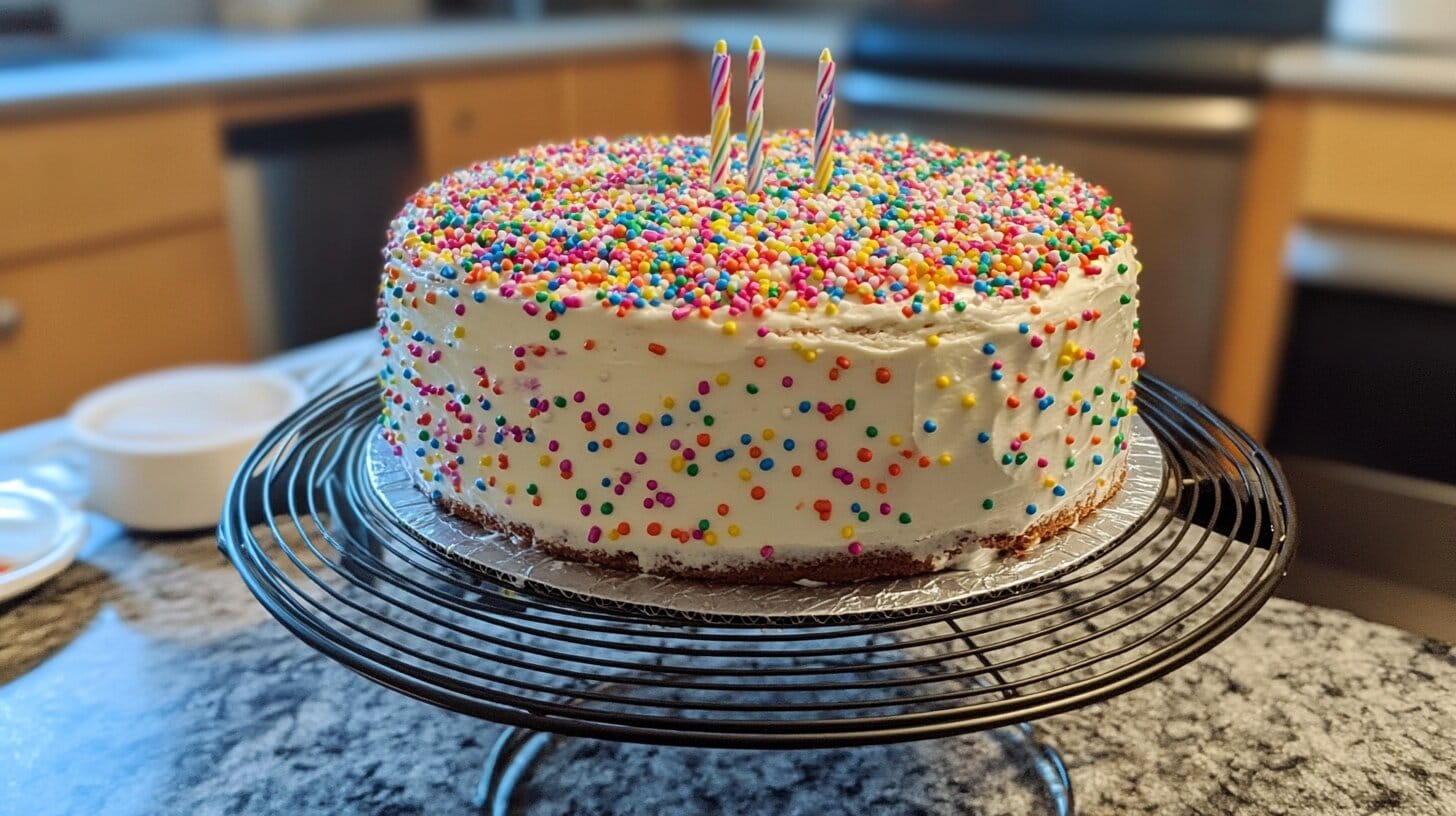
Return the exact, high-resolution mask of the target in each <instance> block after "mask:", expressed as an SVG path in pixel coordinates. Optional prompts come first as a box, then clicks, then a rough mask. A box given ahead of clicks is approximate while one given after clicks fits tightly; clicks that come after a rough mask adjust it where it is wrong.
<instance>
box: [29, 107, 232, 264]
mask: <svg viewBox="0 0 1456 816" xmlns="http://www.w3.org/2000/svg"><path fill="white" fill-rule="evenodd" d="M216 125H217V123H216V119H215V117H214V116H213V114H212V112H211V110H210V109H208V108H206V107H202V106H194V105H188V106H180V107H175V108H158V109H146V110H137V111H125V112H117V113H103V114H85V115H80V116H66V117H61V118H56V119H45V120H41V121H36V122H24V123H11V124H6V125H5V126H4V127H0V188H3V194H0V224H3V225H4V226H3V227H0V272H3V271H4V270H5V268H6V266H7V264H6V263H5V261H6V260H9V259H19V258H29V257H35V256H38V255H43V254H49V253H62V254H69V253H71V252H74V251H82V250H85V251H89V250H91V249H93V248H95V247H96V246H97V244H96V242H97V241H104V240H107V239H111V238H116V237H119V236H130V235H134V234H137V233H140V232H145V231H151V232H153V233H154V234H158V235H161V234H165V233H166V232H167V231H169V230H174V229H177V228H178V227H179V226H195V225H198V224H201V223H205V222H207V221H215V220H217V219H219V218H221V216H222V211H223V207H222V177H221V175H220V170H219V168H220V167H221V137H220V136H219V135H218V130H217V126H216Z"/></svg>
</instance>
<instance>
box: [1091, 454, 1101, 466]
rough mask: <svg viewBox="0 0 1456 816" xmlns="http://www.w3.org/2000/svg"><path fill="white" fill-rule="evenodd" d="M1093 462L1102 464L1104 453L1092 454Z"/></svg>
mask: <svg viewBox="0 0 1456 816" xmlns="http://www.w3.org/2000/svg"><path fill="white" fill-rule="evenodd" d="M1092 464H1094V465H1100V464H1102V454H1100V453H1094V454H1092Z"/></svg>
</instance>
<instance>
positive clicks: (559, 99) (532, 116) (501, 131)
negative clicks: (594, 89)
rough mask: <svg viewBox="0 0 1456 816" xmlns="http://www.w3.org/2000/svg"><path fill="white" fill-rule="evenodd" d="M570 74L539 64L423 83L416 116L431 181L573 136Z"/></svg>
mask: <svg viewBox="0 0 1456 816" xmlns="http://www.w3.org/2000/svg"><path fill="white" fill-rule="evenodd" d="M569 91H570V77H569V72H568V69H567V68H566V67H564V66H560V65H542V66H537V67H531V68H519V69H504V68H502V69H491V70H489V72H488V73H483V74H481V75H478V76H471V77H462V78H451V79H432V80H428V81H426V82H423V83H421V85H420V89H419V97H418V103H417V110H416V115H417V116H418V117H419V119H418V130H419V135H420V147H421V152H422V154H423V159H424V165H425V172H426V173H428V174H429V176H430V177H431V178H436V177H438V176H442V175H444V174H445V173H448V172H450V171H451V170H454V169H456V168H459V167H464V166H466V165H468V164H472V163H474V162H477V161H480V160H482V159H490V158H495V157H497V156H503V155H505V154H507V153H513V152H515V151H516V150H519V149H520V148H523V147H530V146H531V145H534V144H536V143H538V142H545V141H556V140H560V139H565V138H568V137H569V136H571V135H572V134H571V127H570V121H569V119H568V117H567V98H568V97H569Z"/></svg>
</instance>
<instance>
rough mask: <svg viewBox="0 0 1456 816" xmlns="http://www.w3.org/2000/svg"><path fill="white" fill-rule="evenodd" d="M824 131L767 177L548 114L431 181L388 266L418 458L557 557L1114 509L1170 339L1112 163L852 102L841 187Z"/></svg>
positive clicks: (813, 553)
mask: <svg viewBox="0 0 1456 816" xmlns="http://www.w3.org/2000/svg"><path fill="white" fill-rule="evenodd" d="M810 139H811V136H810V134H808V133H806V132H795V131H790V132H783V133H777V134H772V135H770V136H769V137H767V138H766V139H765V142H766V166H767V173H766V176H767V178H766V181H765V183H764V187H763V190H762V192H760V193H750V192H748V191H746V190H745V189H744V188H743V187H742V186H741V185H740V184H738V183H736V182H734V183H730V185H729V186H728V187H727V189H722V190H714V189H712V188H710V187H709V186H708V184H707V178H708V155H707V147H708V145H707V142H706V140H705V139H700V138H632V139H625V140H621V141H616V142H608V141H605V140H595V141H578V142H574V143H570V144H560V145H544V146H541V147H537V148H533V149H529V150H524V151H521V152H520V153H518V154H516V155H514V156H510V157H506V158H502V159H499V160H496V161H489V162H483V163H480V164H477V165H474V166H472V167H469V168H466V169H463V170H460V171H458V172H456V173H454V174H452V175H450V176H447V177H445V178H443V179H441V180H440V181H437V182H435V183H434V184H431V185H430V186H428V187H426V188H425V189H423V190H421V191H420V192H419V193H417V194H416V195H415V196H414V197H413V198H412V199H410V200H409V202H408V203H407V204H406V205H405V207H404V209H403V210H402V211H401V212H400V213H399V215H398V217H396V219H395V220H394V221H393V223H392V224H391V227H390V232H389V240H388V245H387V246H386V247H385V250H384V256H385V269H384V277H383V283H382V286H381V288H380V296H379V317H380V327H379V331H380V335H381V338H382V342H383V346H384V352H383V353H384V365H383V371H382V374H381V385H382V389H383V392H382V397H383V404H384V406H383V411H382V417H381V423H382V426H383V433H384V437H385V439H386V440H387V441H388V443H389V444H390V445H391V446H392V448H393V450H394V452H395V454H396V455H397V456H398V458H399V461H400V462H401V465H402V466H403V467H406V468H408V469H409V470H410V471H411V472H412V473H413V474H414V477H415V479H416V481H417V482H418V484H419V486H420V487H421V488H422V489H423V490H425V491H427V492H428V493H429V494H430V495H431V496H432V497H433V498H434V500H435V501H437V502H438V503H439V504H440V505H441V506H443V507H444V508H446V509H447V510H449V511H450V512H452V513H455V514H457V515H459V516H462V517H465V518H468V519H471V520H473V521H475V522H477V523H479V524H481V525H483V526H485V527H487V528H491V529H494V530H498V531H501V532H504V533H507V534H510V535H513V536H515V537H517V538H518V539H519V540H521V541H522V542H526V543H529V545H530V546H534V547H537V548H540V549H542V550H544V551H546V552H548V553H550V554H552V555H554V556H558V557H561V558H566V559H573V560H580V561H590V562H594V563H597V564H601V565H605V566H608V567H614V568H618V569H624V570H638V571H646V572H652V573H657V574H666V575H678V576H689V577H701V578H712V579H720V580H733V581H744V582H766V583H786V582H793V581H799V580H806V579H807V580H816V581H853V580H862V579H868V578H875V577H882V576H904V575H913V574H918V573H924V572H929V571H934V570H941V569H946V568H953V567H955V566H956V565H957V564H960V563H963V562H964V561H965V560H967V559H968V556H969V554H970V553H972V552H973V551H975V550H977V549H978V548H984V547H992V548H996V549H999V550H1003V551H1007V552H1008V553H1011V554H1022V553H1024V552H1026V551H1027V550H1028V548H1030V547H1032V546H1033V545H1034V544H1035V543H1036V542H1037V541H1038V540H1039V539H1041V538H1042V537H1045V536H1047V535H1050V534H1053V533H1056V532H1058V531H1060V530H1062V529H1064V528H1066V527H1068V526H1069V525H1072V524H1074V523H1076V521H1077V520H1078V519H1080V518H1082V517H1083V516H1085V515H1086V514H1088V513H1090V512H1093V511H1094V510H1095V509H1096V507H1097V506H1098V505H1099V504H1101V503H1103V502H1104V501H1106V500H1107V499H1108V498H1109V497H1110V496H1112V495H1113V494H1114V493H1115V492H1116V491H1117V490H1118V488H1119V487H1120V485H1121V483H1122V479H1123V476H1124V473H1125V467H1126V461H1127V456H1126V450H1127V447H1128V440H1127V417H1128V416H1129V415H1131V414H1132V413H1134V412H1135V411H1136V408H1135V407H1134V404H1133V400H1134V383H1135V381H1136V378H1137V369H1138V368H1139V367H1140V366H1141V365H1142V356H1141V354H1140V352H1139V351H1138V345H1139V343H1138V336H1137V328H1138V322H1137V274H1138V271H1139V265H1138V262H1137V258H1136V253H1135V251H1134V249H1133V245H1132V236H1131V231H1130V227H1129V225H1128V223H1127V222H1126V221H1125V220H1124V218H1123V216H1122V213H1121V211H1120V210H1119V209H1118V208H1117V207H1115V206H1113V204H1112V200H1111V198H1110V197H1109V196H1108V194H1107V192H1106V191H1105V190H1103V189H1102V188H1100V187H1097V186H1095V185H1092V184H1089V183H1088V182H1086V181H1083V180H1082V179H1080V178H1078V177H1077V176H1075V175H1073V174H1072V173H1070V172H1069V171H1067V170H1065V169H1064V168H1062V167H1059V166H1057V165H1054V164H1047V163H1044V162H1041V161H1039V160H1036V159H1030V158H1026V157H1017V156H1012V155H1009V154H1006V153H998V152H980V151H971V150H962V149H957V148H954V147H950V146H947V145H945V144H941V143H937V142H932V141H923V140H919V139H911V138H908V137H905V136H886V135H876V134H867V133H854V134H841V135H839V136H837V137H836V143H835V151H836V161H837V167H836V170H835V174H834V177H833V181H832V183H831V185H830V187H829V189H828V190H827V191H825V192H822V193H821V192H816V191H814V190H813V188H812V187H811V186H810V169H811V168H810V162H811V154H812V149H811V145H810ZM737 152H738V155H740V156H741V155H742V142H741V140H740V141H739V142H738V143H737ZM735 167H736V169H738V171H739V172H738V176H739V177H741V175H742V172H741V167H737V166H736V165H735Z"/></svg>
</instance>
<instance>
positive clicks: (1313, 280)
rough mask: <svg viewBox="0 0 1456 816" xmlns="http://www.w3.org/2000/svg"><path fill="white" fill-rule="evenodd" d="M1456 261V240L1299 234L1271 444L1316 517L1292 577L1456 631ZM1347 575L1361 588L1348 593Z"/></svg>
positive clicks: (1299, 586)
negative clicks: (1344, 587) (1343, 586)
mask: <svg viewBox="0 0 1456 816" xmlns="http://www.w3.org/2000/svg"><path fill="white" fill-rule="evenodd" d="M1452 258H1456V240H1443V239H1422V238H1419V237H1415V236H1410V235H1399V236H1381V235H1372V234H1362V233H1357V232H1352V231H1350V230H1344V229H1338V228H1305V229H1301V230H1298V231H1296V232H1295V233H1294V235H1293V236H1291V240H1290V242H1289V248H1288V256H1287V260H1286V267H1287V269H1288V271H1289V274H1290V276H1291V278H1292V279H1293V283H1294V295H1293V298H1292V306H1291V310H1290V314H1289V327H1288V332H1287V340H1286V343H1285V350H1284V362H1283V366H1282V374H1281V376H1280V380H1279V386H1278V390H1277V395H1276V399H1275V410H1274V422H1273V426H1272V429H1271V430H1270V433H1269V440H1268V441H1269V447H1270V449H1271V450H1272V451H1273V452H1274V453H1275V454H1276V455H1278V457H1279V461H1280V462H1281V464H1282V465H1283V467H1284V470H1285V473H1286V474H1287V475H1288V477H1289V481H1290V486H1291V488H1292V490H1293V492H1294V498H1295V503H1296V505H1297V506H1298V507H1299V516H1300V525H1301V527H1302V528H1303V532H1302V534H1301V542H1302V543H1301V545H1300V562H1299V563H1296V565H1295V568H1294V569H1293V570H1292V571H1291V574H1290V579H1291V586H1290V589H1291V590H1293V591H1296V592H1297V594H1299V595H1300V596H1301V597H1304V598H1306V599H1308V600H1313V601H1317V602H1322V603H1338V604H1339V605H1341V606H1345V607H1347V608H1352V609H1355V610H1356V611H1359V612H1362V613H1363V614H1366V615H1367V616H1368V617H1372V618H1375V619H1377V620H1385V621H1387V622H1390V623H1395V624H1397V625H1401V626H1404V627H1406V628H1411V629H1416V630H1418V631H1424V632H1428V633H1429V634H1433V635H1437V636H1444V637H1456V262H1453V261H1452V260H1451V259H1452ZM1301 569H1303V570H1304V571H1305V572H1306V573H1308V574H1306V575H1302V574H1301ZM1341 583H1345V584H1349V585H1350V587H1351V591H1349V592H1343V593H1341V595H1340V596H1339V597H1336V596H1335V594H1334V593H1335V591H1336V590H1337V589H1338V587H1339V585H1340V584H1341ZM1442 616H1444V617H1445V618H1446V621H1447V623H1446V626H1445V628H1436V627H1435V624H1436V622H1437V619H1438V618H1439V617H1442Z"/></svg>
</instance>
